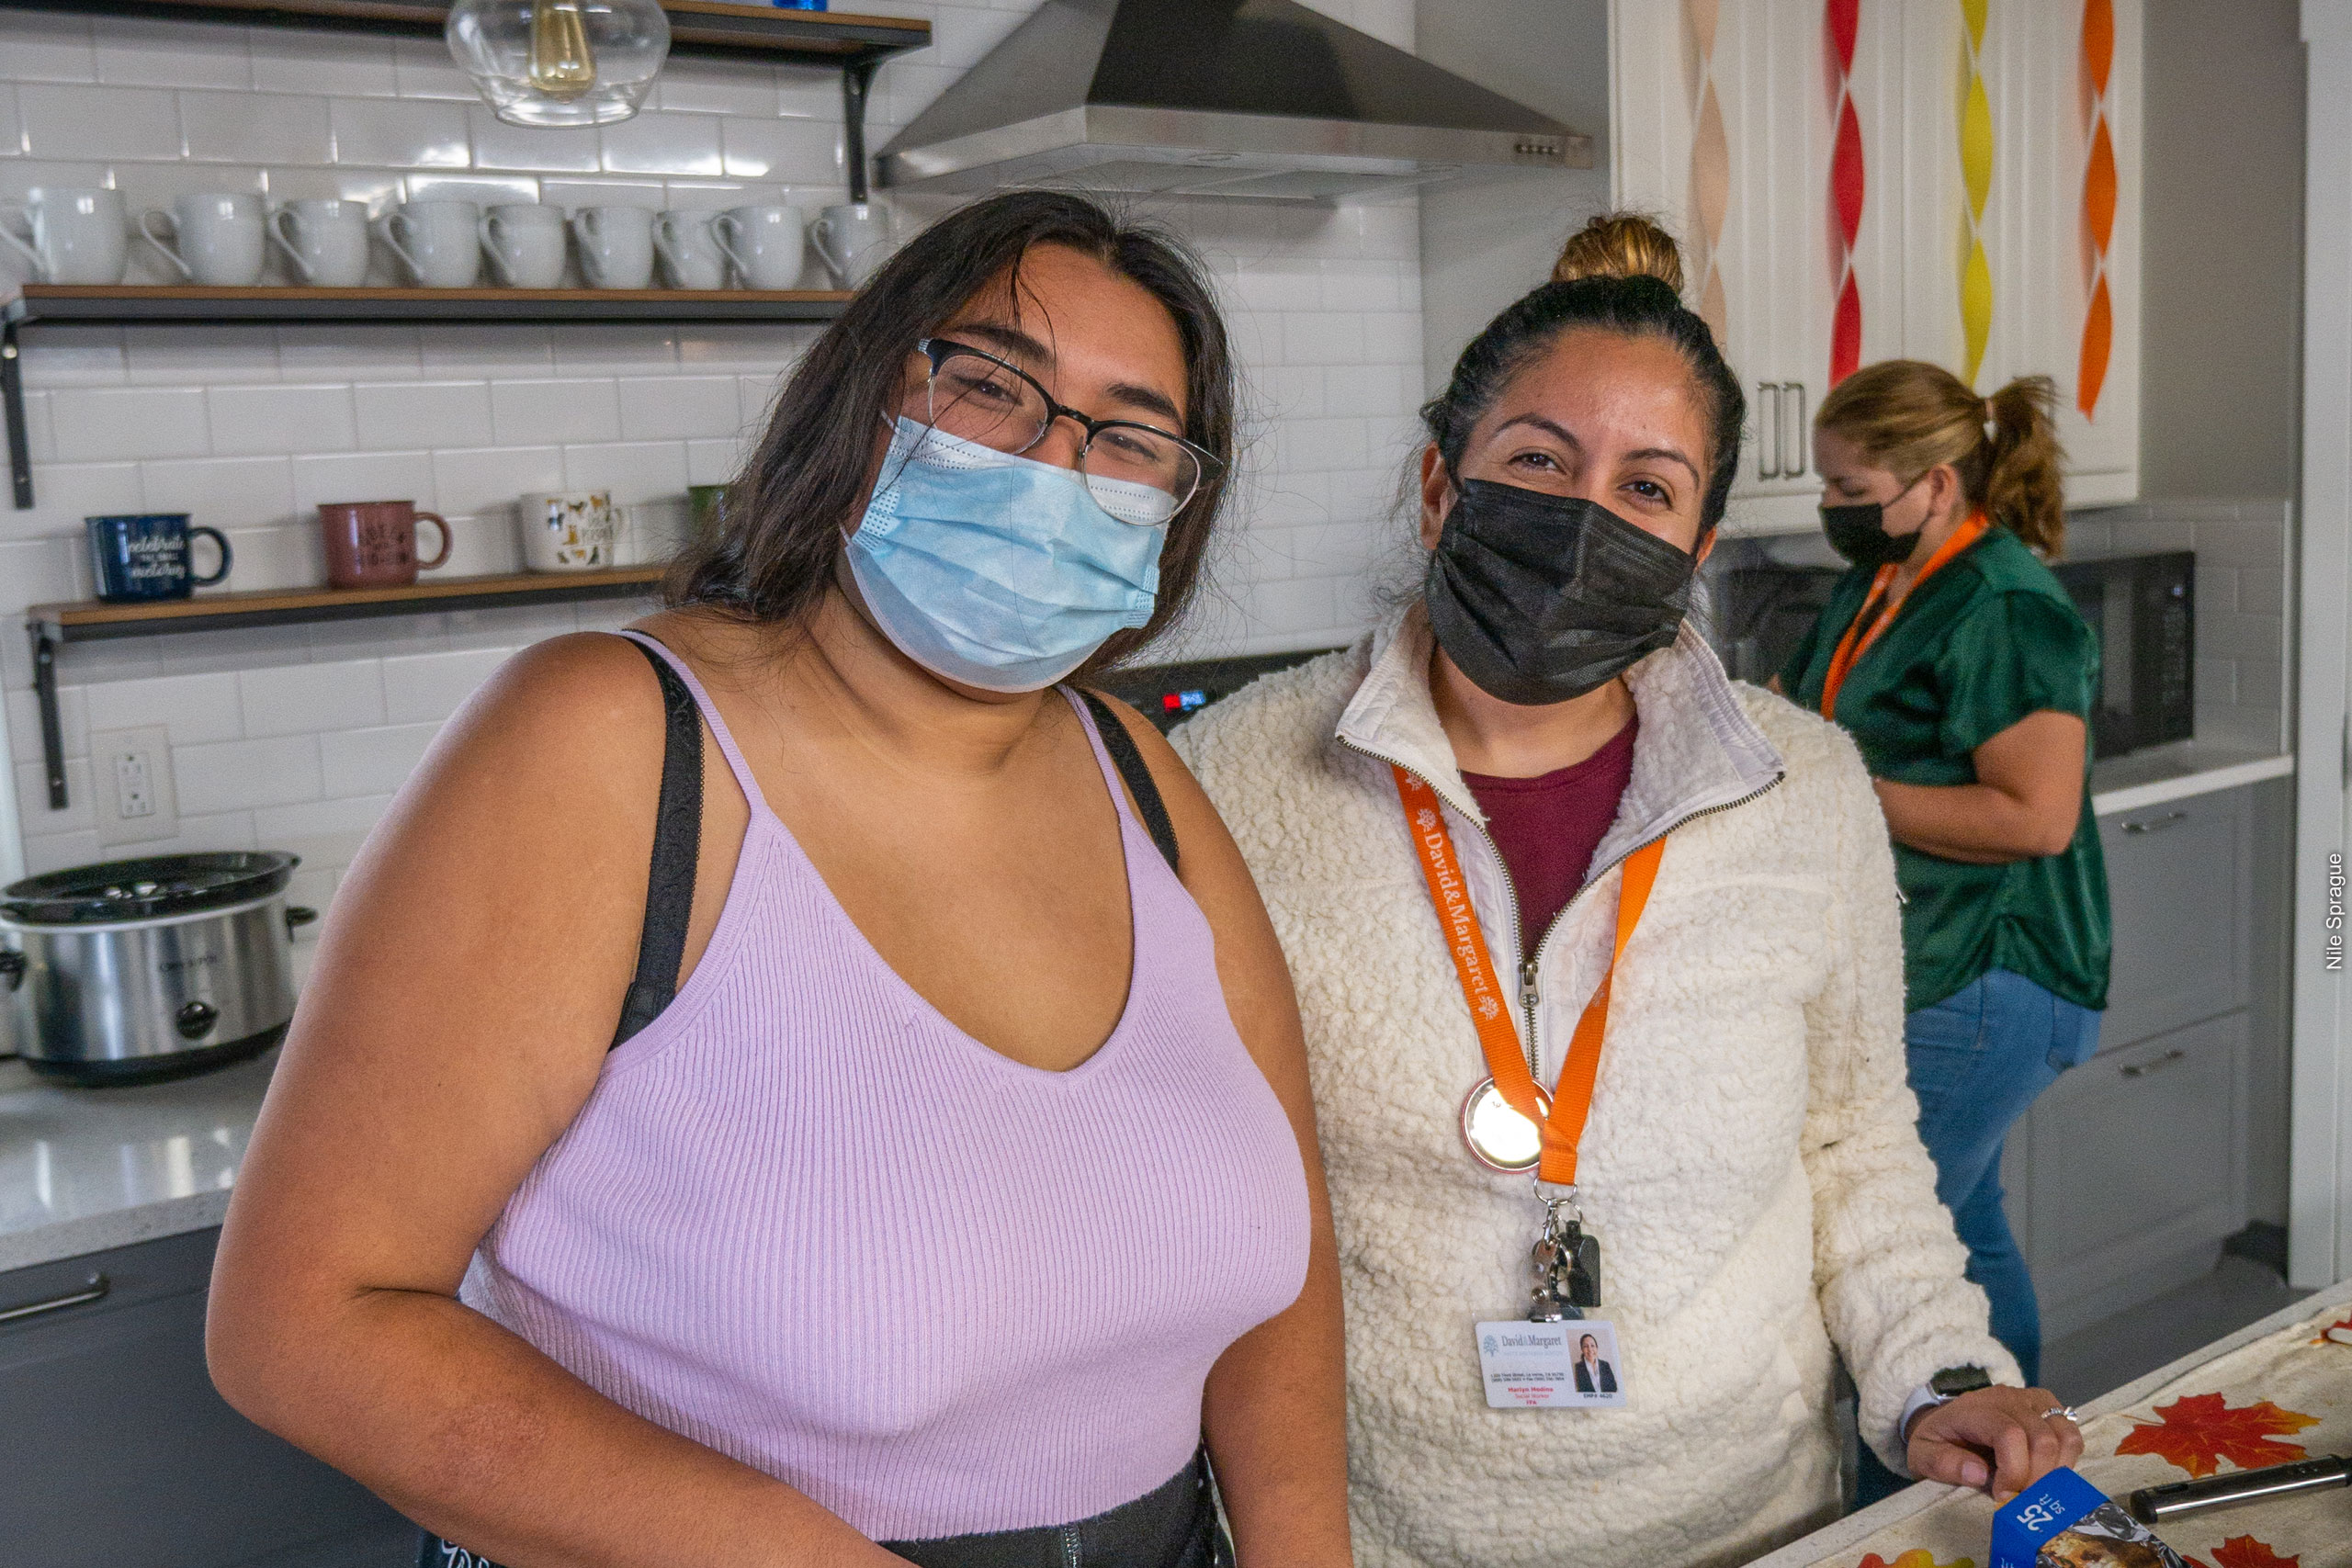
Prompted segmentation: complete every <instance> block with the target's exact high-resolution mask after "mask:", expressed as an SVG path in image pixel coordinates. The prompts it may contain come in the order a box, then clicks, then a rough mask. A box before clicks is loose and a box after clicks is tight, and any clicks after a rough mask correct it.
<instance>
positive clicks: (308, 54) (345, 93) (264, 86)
mask: <svg viewBox="0 0 2352 1568" xmlns="http://www.w3.org/2000/svg"><path fill="white" fill-rule="evenodd" d="M248 47H249V49H250V51H251V52H252V57H253V73H254V86H255V87H257V88H259V89H260V90H261V91H263V92H265V93H332V94H334V96H337V97H343V98H388V97H390V96H392V93H393V89H394V84H393V81H392V40H391V39H388V38H375V37H371V36H369V35H368V34H366V33H334V32H314V31H312V30H311V29H309V28H254V29H253V30H252V32H251V34H250V35H249V38H248Z"/></svg>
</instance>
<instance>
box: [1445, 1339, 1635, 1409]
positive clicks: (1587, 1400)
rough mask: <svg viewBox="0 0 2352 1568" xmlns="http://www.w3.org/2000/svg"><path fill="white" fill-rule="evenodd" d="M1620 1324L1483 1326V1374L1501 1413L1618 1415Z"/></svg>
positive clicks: (1490, 1398)
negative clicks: (1608, 1412)
mask: <svg viewBox="0 0 2352 1568" xmlns="http://www.w3.org/2000/svg"><path fill="white" fill-rule="evenodd" d="M1478 1371H1479V1373H1480V1375H1481V1376H1482V1377H1483V1378H1484V1379H1485V1380H1486V1384H1487V1404H1488V1405H1489V1406H1491V1407H1492V1408H1494V1409H1497V1410H1615V1409H1622V1408H1623V1406H1624V1404H1625V1374H1624V1371H1623V1361H1622V1360H1620V1359H1619V1358H1618V1354H1617V1325H1615V1324H1613V1323H1610V1322H1608V1321H1607V1320H1606V1319H1603V1318H1598V1317H1587V1318H1570V1319H1566V1320H1565V1321H1563V1322H1559V1323H1532V1322H1530V1321H1528V1320H1527V1319H1525V1318H1515V1319H1511V1320H1510V1321H1508V1322H1503V1323H1482V1324H1480V1325H1478Z"/></svg>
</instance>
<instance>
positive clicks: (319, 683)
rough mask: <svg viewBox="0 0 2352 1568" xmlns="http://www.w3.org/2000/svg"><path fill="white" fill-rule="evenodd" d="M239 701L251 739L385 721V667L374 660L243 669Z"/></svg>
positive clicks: (239, 679)
mask: <svg viewBox="0 0 2352 1568" xmlns="http://www.w3.org/2000/svg"><path fill="white" fill-rule="evenodd" d="M237 697H238V703H239V705H240V711H241V712H242V713H243V720H244V733H245V737H246V739H264V738H266V737H270V736H281V735H309V734H313V733H317V732H319V731H322V730H328V729H336V728H343V727H345V726H348V725H355V724H381V723H383V722H384V681H383V668H382V665H381V664H380V663H379V661H378V660H373V659H356V660H350V661H348V662H345V663H340V664H272V665H258V666H255V667H254V668H252V669H249V670H244V671H239V673H238V675H237Z"/></svg>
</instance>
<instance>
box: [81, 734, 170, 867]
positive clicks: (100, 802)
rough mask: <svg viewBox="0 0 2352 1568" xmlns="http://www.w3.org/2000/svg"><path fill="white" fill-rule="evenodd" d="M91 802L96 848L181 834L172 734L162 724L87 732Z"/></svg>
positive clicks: (107, 847)
mask: <svg viewBox="0 0 2352 1568" xmlns="http://www.w3.org/2000/svg"><path fill="white" fill-rule="evenodd" d="M90 806H91V814H92V815H93V816H95V817H96V818H97V829H98V847H99V848H100V849H111V848H113V847H114V846H116V845H118V844H143V843H148V842H152V841H153V840H157V839H176V838H178V837H179V836H180V812H179V800H178V795H177V792H176V791H175V790H174V789H173V787H172V748H171V737H170V735H169V733H168V732H166V731H165V729H164V727H163V726H162V725H160V724H151V725H144V726H141V728H137V729H100V730H94V731H92V732H91V735H90Z"/></svg>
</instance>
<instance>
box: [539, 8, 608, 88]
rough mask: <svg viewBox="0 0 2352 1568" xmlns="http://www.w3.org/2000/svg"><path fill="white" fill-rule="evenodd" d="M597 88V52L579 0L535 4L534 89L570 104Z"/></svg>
mask: <svg viewBox="0 0 2352 1568" xmlns="http://www.w3.org/2000/svg"><path fill="white" fill-rule="evenodd" d="M531 85H532V86H534V87H537V89H538V90H539V91H540V92H542V93H545V94H546V95H547V96H548V97H550V98H561V99H563V100H565V101H566V102H569V101H571V99H573V98H576V97H578V96H580V95H581V94H582V93H584V92H586V91H587V90H588V89H589V88H591V87H593V86H594V85H596V51H594V50H593V49H591V48H590V47H589V46H588V22H587V18H585V17H582V16H581V14H580V0H532V4H531Z"/></svg>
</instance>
